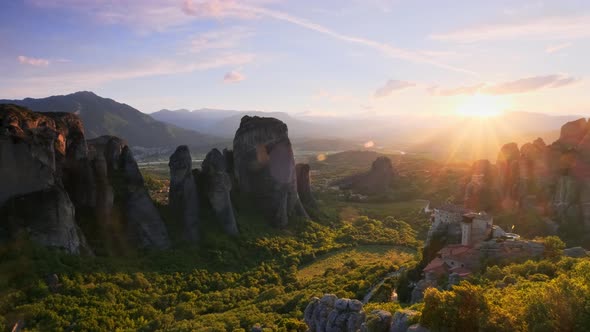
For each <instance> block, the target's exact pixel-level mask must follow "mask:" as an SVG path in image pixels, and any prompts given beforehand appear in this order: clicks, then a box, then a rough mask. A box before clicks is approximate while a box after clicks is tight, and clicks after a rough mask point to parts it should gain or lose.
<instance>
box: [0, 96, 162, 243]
mask: <svg viewBox="0 0 590 332" xmlns="http://www.w3.org/2000/svg"><path fill="white" fill-rule="evenodd" d="M0 170H1V172H0V183H2V186H1V187H0V208H1V209H2V212H1V213H2V217H3V218H2V222H1V223H0V227H1V228H3V229H4V230H6V232H5V234H8V236H9V237H10V236H14V235H16V234H18V233H19V232H21V231H25V232H26V233H27V235H28V237H29V238H30V239H31V240H33V241H35V242H38V243H40V244H42V245H45V246H49V247H58V248H63V249H64V250H65V251H67V252H70V253H90V250H89V248H88V245H87V243H86V240H85V237H84V235H83V231H84V232H89V234H90V233H91V234H92V240H93V241H94V243H102V242H105V241H107V242H108V241H109V240H110V239H112V238H116V237H118V236H121V234H124V236H123V238H122V239H121V241H119V242H122V243H125V246H132V247H153V248H165V247H168V245H169V240H168V235H167V232H166V228H165V227H164V224H163V222H162V220H161V218H160V215H159V213H158V211H157V209H156V208H155V206H154V205H153V203H152V201H151V199H150V197H149V195H148V193H147V190H146V189H145V187H144V184H143V178H142V176H141V173H140V172H139V169H138V167H137V163H136V162H135V160H134V159H133V156H132V154H131V151H130V150H129V147H128V146H127V144H126V143H125V142H124V141H122V140H121V139H118V138H116V137H110V136H105V137H101V138H97V139H95V140H93V141H91V142H89V143H88V144H87V142H86V140H85V137H84V127H83V125H82V122H81V121H80V119H79V118H78V116H76V115H74V114H69V113H35V112H32V111H30V110H28V109H25V108H22V107H18V106H15V105H0ZM79 226H80V227H79ZM81 229H82V231H81ZM100 229H102V230H103V232H102V234H97V233H95V232H94V231H96V230H100ZM100 235H103V236H104V237H101V236H100ZM93 249H94V248H93Z"/></svg>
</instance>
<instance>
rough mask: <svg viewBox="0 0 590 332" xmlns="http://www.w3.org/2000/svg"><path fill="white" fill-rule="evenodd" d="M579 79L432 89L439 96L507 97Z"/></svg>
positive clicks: (555, 77)
mask: <svg viewBox="0 0 590 332" xmlns="http://www.w3.org/2000/svg"><path fill="white" fill-rule="evenodd" d="M579 80H580V79H578V78H575V77H571V76H564V75H544V76H532V77H526V78H521V79H518V80H514V81H508V82H502V83H497V84H485V83H480V84H476V85H470V86H462V87H457V88H453V89H446V90H441V89H438V88H436V89H434V94H436V95H439V96H455V95H473V94H476V93H480V94H487V95H507V94H518V93H527V92H533V91H537V90H540V89H544V88H560V87H564V86H567V85H570V84H573V83H576V82H578V81H579Z"/></svg>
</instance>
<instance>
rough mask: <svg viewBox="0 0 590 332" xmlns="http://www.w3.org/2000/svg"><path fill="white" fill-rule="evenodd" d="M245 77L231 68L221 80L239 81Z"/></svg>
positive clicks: (228, 81) (226, 81) (227, 81)
mask: <svg viewBox="0 0 590 332" xmlns="http://www.w3.org/2000/svg"><path fill="white" fill-rule="evenodd" d="M245 79H246V77H245V76H244V75H242V74H241V73H240V72H238V71H235V70H232V71H230V72H228V73H226V74H225V75H224V76H223V81H224V82H225V83H236V82H239V81H243V80H245Z"/></svg>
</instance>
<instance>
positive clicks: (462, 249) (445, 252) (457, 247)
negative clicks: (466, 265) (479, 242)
mask: <svg viewBox="0 0 590 332" xmlns="http://www.w3.org/2000/svg"><path fill="white" fill-rule="evenodd" d="M470 249H471V247H468V246H464V245H461V244H454V245H448V246H446V247H444V248H442V249H441V250H439V251H438V253H439V254H440V255H441V256H445V257H446V256H461V255H463V254H465V253H466V252H468V251H469V250H470Z"/></svg>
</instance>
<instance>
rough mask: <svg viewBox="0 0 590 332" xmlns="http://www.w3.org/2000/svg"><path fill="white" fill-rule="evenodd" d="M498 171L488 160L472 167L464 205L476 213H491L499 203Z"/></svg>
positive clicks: (476, 163)
mask: <svg viewBox="0 0 590 332" xmlns="http://www.w3.org/2000/svg"><path fill="white" fill-rule="evenodd" d="M497 174H498V172H497V169H496V167H495V166H494V165H492V164H491V163H490V162H489V161H488V160H478V161H475V162H474V163H473V165H472V166H471V177H470V179H469V182H468V183H467V185H466V186H465V190H464V197H463V201H464V205H465V207H466V208H468V209H470V210H474V211H489V210H491V209H493V208H494V206H495V205H496V204H497V202H498V197H499V192H498V185H497Z"/></svg>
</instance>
